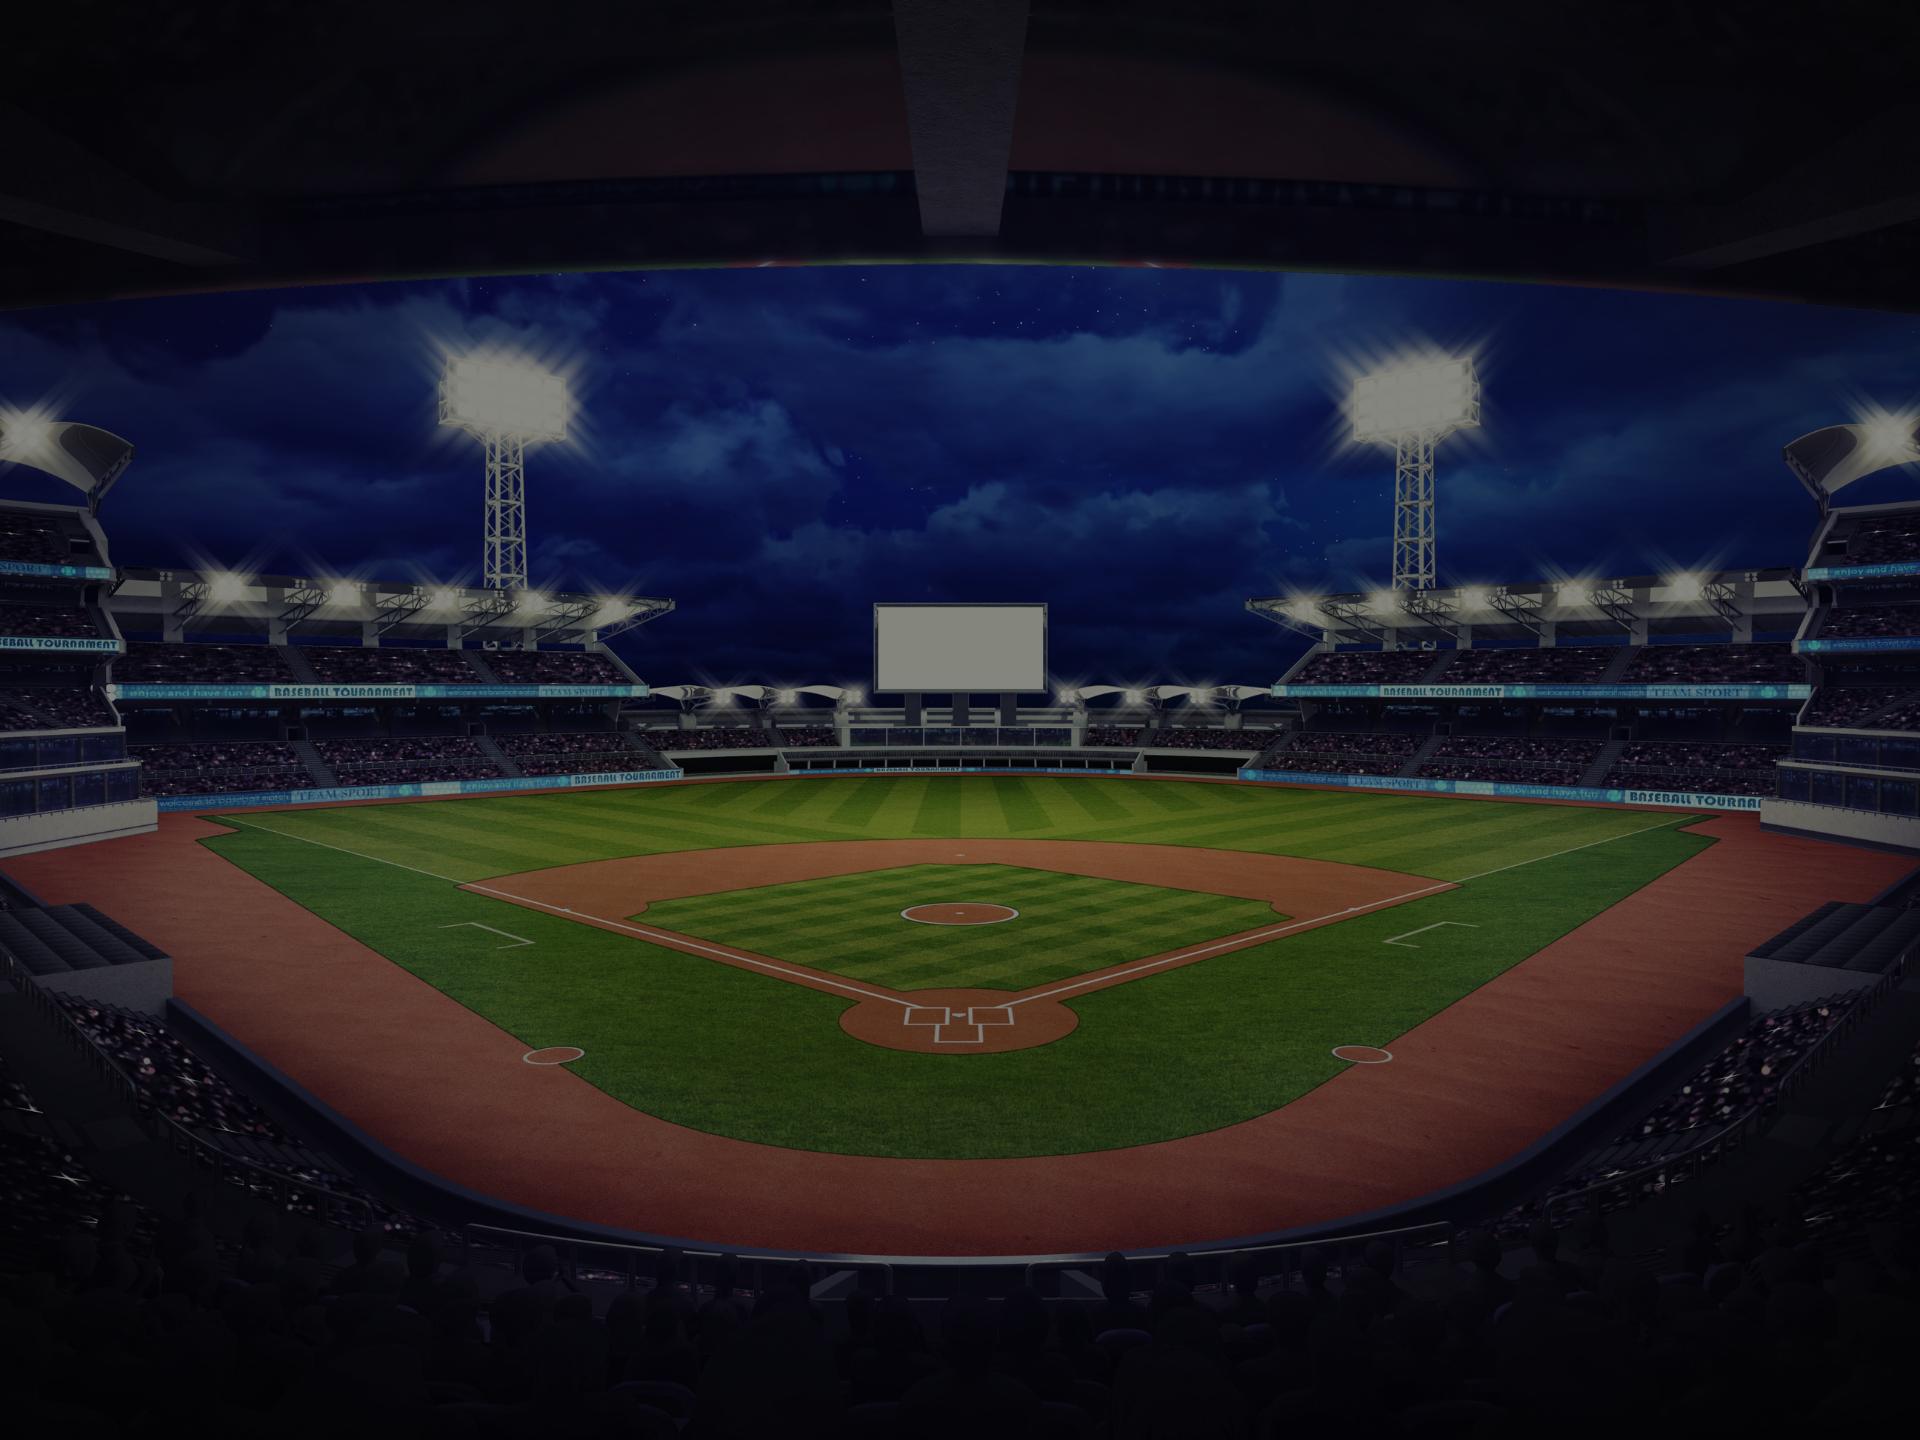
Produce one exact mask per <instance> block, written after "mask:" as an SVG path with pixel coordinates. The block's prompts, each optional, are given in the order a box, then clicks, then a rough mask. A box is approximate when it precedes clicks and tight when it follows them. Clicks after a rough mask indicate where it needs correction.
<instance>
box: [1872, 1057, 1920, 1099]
mask: <svg viewBox="0 0 1920 1440" xmlns="http://www.w3.org/2000/svg"><path fill="white" fill-rule="evenodd" d="M1916 1101H1920V1045H1916V1046H1915V1047H1914V1049H1913V1053H1912V1054H1910V1055H1908V1056H1907V1063H1906V1064H1904V1065H1902V1066H1901V1067H1900V1070H1899V1073H1898V1074H1896V1075H1895V1076H1894V1077H1893V1078H1892V1079H1890V1080H1889V1081H1887V1088H1886V1089H1884V1090H1882V1091H1881V1092H1880V1099H1879V1101H1878V1102H1877V1103H1876V1104H1875V1105H1874V1107H1873V1108H1874V1109H1876V1110H1897V1109H1899V1108H1900V1107H1901V1106H1903V1105H1912V1104H1914V1103H1915V1102H1916Z"/></svg>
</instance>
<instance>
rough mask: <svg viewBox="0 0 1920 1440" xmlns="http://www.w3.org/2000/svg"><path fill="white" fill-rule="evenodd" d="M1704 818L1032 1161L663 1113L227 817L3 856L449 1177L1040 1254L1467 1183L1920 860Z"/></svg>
mask: <svg viewBox="0 0 1920 1440" xmlns="http://www.w3.org/2000/svg"><path fill="white" fill-rule="evenodd" d="M1692 829H1693V830H1694V832H1695V833H1698V834H1704V835H1710V836H1713V837H1715V838H1716V839H1718V840H1719V841H1720V843H1719V844H1717V845H1714V846H1712V847H1711V848H1709V849H1707V850H1706V851H1704V852H1702V853H1701V854H1699V855H1697V856H1695V857H1694V858H1692V859H1690V860H1688V861H1687V862H1686V863H1684V864H1682V865H1680V866H1679V867H1677V868H1676V869H1674V870H1672V871H1669V872H1668V873H1667V874H1665V875H1663V876H1661V877H1660V878H1659V879H1657V880H1655V881H1654V882H1653V883H1652V884H1650V885H1648V886H1646V887H1645V888H1643V889H1642V890H1640V891H1638V892H1637V893H1635V894H1634V895H1632V896H1631V897H1629V898H1628V899H1626V900H1623V901H1621V902H1620V903H1619V904H1617V905H1615V906H1613V907H1612V908H1611V909H1609V910H1608V911H1606V912H1605V913H1604V914H1602V915H1599V916H1597V917H1596V918H1595V919H1593V920H1591V921H1589V922H1588V923H1587V924H1585V925H1583V926H1581V927H1580V928H1579V929H1577V930H1575V931H1573V932H1572V933H1571V934H1569V935H1566V936H1564V937H1563V938H1561V939H1560V940H1558V941H1556V942H1555V943H1554V944H1552V945H1550V946H1548V947H1547V948H1546V949H1544V950H1542V951H1541V952H1540V953H1539V954H1537V955H1535V956H1533V957H1532V958H1531V959H1528V960H1526V961H1523V962H1522V963H1521V964H1519V965H1517V966H1515V967H1514V968H1513V969H1511V970H1509V971H1508V972H1507V973H1506V974H1504V975H1503V976H1501V977H1500V978H1499V979H1497V980H1494V981H1493V982H1491V983H1490V984H1487V985H1484V986H1482V987H1481V988H1480V989H1478V990H1476V991H1474V992H1473V993H1472V994H1470V995H1468V996H1466V997H1465V998H1464V999H1462V1000H1460V1001H1458V1002H1457V1003H1455V1004H1453V1005H1451V1006H1449V1007H1448V1008H1447V1009H1445V1010H1443V1011H1441V1012H1440V1013H1439V1014H1438V1015H1435V1016H1434V1017H1432V1018H1431V1019H1429V1020H1427V1021H1426V1022H1425V1023H1423V1024H1421V1025H1418V1026H1416V1027H1415V1028H1414V1029H1412V1030H1410V1031H1408V1032H1407V1033H1406V1034H1404V1035H1401V1036H1398V1037H1389V1036H1384V1035H1382V1036H1364V1037H1363V1036H1355V1037H1353V1039H1354V1040H1355V1041H1356V1042H1359V1041H1362V1040H1364V1041H1366V1042H1368V1043H1378V1044H1384V1045H1386V1046H1387V1048H1388V1049H1389V1050H1391V1051H1392V1053H1393V1061H1392V1063H1391V1064H1379V1065H1355V1066H1353V1067H1352V1068H1351V1069H1349V1070H1347V1071H1345V1072H1343V1073H1342V1074H1340V1075H1339V1076H1337V1077H1336V1078H1335V1079H1333V1080H1331V1081H1329V1082H1328V1083H1327V1084H1325V1085H1322V1086H1321V1087H1320V1088H1319V1089H1317V1090H1315V1091H1313V1092H1312V1093H1310V1094H1308V1095H1306V1096H1303V1097H1302V1098H1301V1099H1299V1100H1297V1101H1295V1102H1294V1103H1293V1104H1291V1105H1288V1106H1287V1107H1286V1108H1284V1109H1282V1110H1277V1111H1275V1112H1273V1113H1272V1114H1269V1115H1263V1116H1261V1117H1259V1118H1258V1119H1254V1120H1249V1121H1246V1122H1244V1123H1242V1124H1239V1125H1232V1126H1228V1127H1226V1128H1224V1129H1221V1130H1215V1131H1212V1132H1209V1133H1207V1134H1204V1135H1194V1136H1190V1137H1188V1138H1186V1139H1183V1140H1170V1141H1165V1142H1163V1143H1160V1144H1155V1145H1144V1146H1139V1147H1136V1148H1133V1149H1128V1150H1109V1151H1102V1152H1098V1153H1093V1154H1085V1155H1067V1156H1057V1157H1045V1158H1036V1159H1024V1160H971V1161H941V1160H886V1159H873V1158H863V1157H858V1156H845V1155H820V1154H811V1153H807V1152H803V1151H796V1150H782V1149H777V1148H774V1147H771V1146H764V1145H753V1144H748V1143H746V1142H743V1141H738V1140H728V1139H723V1138H721V1137H719V1136H714V1135H707V1134H702V1133H700V1132H698V1131H694V1130H688V1129H685V1128H682V1127H680V1126H677V1125H671V1124H668V1123H666V1122H664V1121H661V1120H657V1119H654V1118H653V1117H651V1116H648V1115H644V1114H641V1113H640V1112H638V1111H635V1110H633V1109H631V1108H629V1107H628V1106H626V1105H623V1104H621V1103H620V1102H619V1101H617V1100H614V1099H613V1098H612V1097H611V1096H608V1095H606V1094H604V1093H602V1092H601V1091H599V1090H596V1089H595V1088H594V1087H593V1086H591V1085H589V1084H588V1083H587V1082H586V1081H584V1080H582V1079H581V1078H580V1077H579V1076H577V1075H574V1074H573V1073H572V1072H571V1069H570V1067H569V1066H567V1065H564V1064H559V1065H531V1064H526V1063H523V1061H522V1057H523V1056H524V1055H525V1054H526V1053H527V1046H526V1045H525V1044H524V1043H523V1042H521V1041H519V1040H517V1039H515V1038H514V1037H513V1036H512V1035H509V1034H507V1033H506V1032H505V1031H503V1030H501V1029H499V1028H498V1027H496V1026H494V1025H492V1024H491V1023H489V1022H488V1021H486V1020H484V1019H482V1018H481V1017H480V1016H478V1015H476V1014H474V1013H473V1012H472V1011H470V1010H467V1009H465V1008H464V1007H463V1006H460V1005H458V1004H456V1003H455V1002H453V1001H452V1000H450V999H448V998H447V997H446V996H444V995H442V994H441V993H440V992H439V991H437V990H434V989H433V988H432V987H430V986H428V985H426V984H425V983H423V982H422V981H419V980H416V979H414V977H413V976H411V975H409V974H408V973H407V972H406V971H405V970H402V969H401V968H400V967H399V966H397V965H394V964H392V963H391V962H389V961H387V960H386V959H384V958H383V957H381V956H380V955H378V954H375V953H374V952H373V951H371V950H369V949H367V948H366V947H365V946H362V945H360V944H358V943H357V942H356V941H354V940H353V939H351V938H350V937H348V936H347V935H345V934H343V933H342V932H340V931H338V930H335V929H334V928H333V927H332V926H330V925H328V924H326V923H325V922H324V921H322V920H320V919H319V918H317V917H316V916H314V915H312V914H310V913H308V912H307V911H305V910H302V909H301V908H300V907H299V906H297V905H294V904H293V903H292V902H290V901H288V900H286V899H284V898H283V897H282V896H280V895H279V894H278V893H277V892H275V891H274V890H272V889H271V888H269V887H268V886H267V885H265V884H263V883H261V882H260V881H258V880H255V879H253V878H252V877H251V876H249V875H247V874H246V873H245V872H243V871H241V870H239V869H238V868H237V867H235V866H232V865H230V864H228V863H227V862H226V861H224V860H222V859H221V858H220V857H219V856H218V855H216V854H214V853H213V852H212V851H210V850H208V849H207V848H206V847H204V846H202V845H199V844H197V843H195V842H196V841H197V840H198V839H199V838H201V837H203V836H208V835H216V834H221V833H224V828H223V827H221V826H218V825H216V824H212V823H209V822H208V821H205V820H201V819H199V818H197V817H191V816H172V815H169V816H163V817H162V818H161V821H160V828H159V830H158V831H157V832H156V833H154V834H152V835H142V836H135V837H131V838H128V839H124V840H108V841H103V842H101V843H98V844H94V845H86V846H78V847H75V848H72V849H67V850H53V851H48V852H45V853H43V854H39V855H30V856H25V857H21V858H19V859H15V860H10V861H8V862H7V864H6V868H7V870H8V872H9V873H11V874H13V875H14V876H16V877H17V878H18V879H19V880H20V882H21V883H22V884H24V885H26V886H27V887H28V888H29V889H30V890H32V891H34V892H35V893H36V894H38V895H39V896H40V897H41V898H42V899H44V900H46V901H48V902H49V903H66V902H72V901H80V900H86V901H91V902H93V903H95V904H97V905H99V906H100V907H101V908H102V909H104V910H105V911H106V912H107V913H108V914H109V915H111V916H113V917H114V918H115V919H117V920H119V921H121V922H123V923H125V924H127V925H130V926H131V927H133V928H134V929H135V930H136V931H139V932H140V933H141V934H143V935H145V936H146V937H147V938H148V939H150V940H152V941H153V942H154V943H155V944H158V945H160V946H162V947H163V948H164V949H166V950H167V951H169V952H170V953H171V954H172V955H173V956H174V957H175V981H176V985H177V987H178V990H179V993H180V996H181V998H182V999H183V1000H186V1001H187V1002H189V1003H190V1004H192V1005H194V1006H195V1007H196V1008H198V1009H199V1010H201V1011H202V1012H203V1013H204V1014H206V1015H207V1017H208V1018H209V1019H210V1020H212V1021H213V1022H214V1023H215V1024H217V1025H219V1026H221V1027H222V1028H224V1029H225V1030H227V1031H228V1032H229V1033H230V1034H232V1035H234V1036H235V1037H236V1038H237V1039H239V1040H240V1041H241V1042H242V1043H244V1044H246V1045H247V1046H249V1047H250V1048H251V1049H253V1050H254V1051H255V1052H256V1053H257V1054H259V1055H260V1056H261V1057H262V1058H263V1059H265V1060H266V1061H267V1062H268V1063H270V1064H272V1065H274V1066H276V1067H278V1068H279V1069H280V1070H281V1071H283V1072H284V1073H286V1074H287V1075H288V1076H290V1077H291V1078H292V1079H293V1080H294V1081H296V1082H297V1083H299V1084H301V1085H303V1086H305V1087H306V1088H307V1089H309V1090H311V1091H312V1092H314V1093H315V1094H317V1095H319V1096H321V1097H323V1098H324V1099H325V1100H326V1101H327V1103H328V1104H330V1105H331V1106H333V1107H334V1109H336V1110H337V1111H339V1112H340V1113H341V1114H343V1115H344V1116H346V1117H347V1118H348V1119H349V1120H351V1121H352V1122H353V1123H355V1124H357V1125H359V1126H360V1127H361V1128H362V1129H363V1130H365V1131H366V1132H367V1133H368V1134H369V1135H371V1136H372V1137H373V1138H374V1139H376V1140H378V1141H379V1142H380V1143H382V1144H384V1145H387V1146H390V1147H392V1148H393V1149H394V1150H396V1151H398V1152H400V1153H401V1154H403V1155H405V1156H407V1157H408V1158H409V1159H411V1160H412V1161H413V1162H414V1163H415V1164H417V1165H419V1166H421V1167H422V1168H424V1169H426V1170H429V1171H431V1172H433V1173H435V1174H437V1175H440V1176H443V1177H445V1178H446V1179H448V1180H452V1181H456V1182H458V1183H460V1184H462V1185H467V1186H470V1187H472V1188H474V1189H476V1190H479V1191H481V1192H483V1193H486V1194H490V1195H494V1196H497V1197H499V1198H500V1199H503V1200H507V1201H511V1202H513V1203H516V1204H519V1205H524V1206H529V1207H533V1208H536V1209H539V1210H544V1211H548V1212H552V1213H560V1214H565V1215H570V1216H573V1217H576V1218H578V1219H581V1220H587V1221H592V1222H596V1223H599V1224H603V1225H612V1226H618V1227H621V1228H624V1229H630V1230H638V1231H645V1232H649V1233H652V1234H655V1235H664V1236H674V1237H681V1238H688V1239H697V1240H700V1241H702V1242H705V1243H708V1244H714V1245H719V1246H724V1247H726V1248H730V1249H749V1248H752V1247H756V1246H765V1247H772V1248H781V1249H792V1250H808V1251H819V1252H828V1253H854V1254H869V1255H1034V1254H1056V1253H1063V1252H1072V1253H1078V1252H1083V1251H1093V1252H1101V1251H1105V1250H1107V1249H1109V1248H1117V1249H1136V1248H1150V1247H1156V1246H1176V1247H1177V1246H1185V1245H1194V1244H1199V1243H1202V1242H1205V1241H1207V1240H1214V1239H1229V1238H1236V1237H1242V1236H1248V1235H1256V1234H1260V1233H1263V1232H1267V1231H1272V1230H1279V1229H1285V1228H1289V1227H1292V1226H1299V1225H1307V1224H1312V1223H1315V1222H1319V1221H1325V1220H1330V1219H1333V1218H1336V1217H1341V1216H1347V1215H1354V1214H1359V1213H1363V1212H1366V1211H1371V1210H1375V1209H1378V1208H1381V1207H1384V1206H1389V1205H1394V1204H1397V1203H1400V1202H1403V1201H1407V1200H1411V1199H1415V1198H1417V1197H1419V1196H1422V1195H1425V1194H1428V1193H1430V1192H1432V1191H1434V1190H1437V1189H1440V1188H1442V1187H1445V1186H1450V1185H1455V1184H1458V1183H1460V1182H1462V1181H1465V1180H1469V1179H1471V1178H1473V1177H1474V1176H1476V1175H1479V1174H1481V1173H1482V1172H1484V1171H1485V1170H1487V1169H1489V1168H1490V1167H1492V1166H1494V1165H1497V1164H1499V1163H1500V1162H1502V1161H1504V1160H1506V1159H1508V1158H1510V1157H1511V1156H1512V1155H1514V1154H1516V1153H1517V1152H1518V1151H1520V1150H1522V1149H1524V1148H1525V1147H1526V1146H1527V1145H1529V1144H1531V1143H1532V1142H1533V1141H1534V1140H1536V1139H1538V1138H1539V1136H1540V1135H1541V1134H1543V1133H1544V1132H1546V1131H1547V1130H1549V1129H1551V1128H1552V1127H1553V1126H1555V1125H1557V1124H1559V1123H1560V1122H1561V1121H1563V1120H1565V1119H1567V1118H1568V1117H1569V1116H1571V1115H1572V1114H1574V1113H1575V1112H1576V1111H1578V1110H1579V1109H1580V1108H1581V1107H1583V1106H1584V1105H1586V1104H1587V1103H1588V1102H1589V1101H1590V1100H1592V1099H1593V1097H1594V1096H1596V1095H1598V1094H1600V1093H1601V1092H1602V1091H1604V1090H1605V1089H1606V1088H1607V1087H1608V1086H1610V1085H1613V1084H1615V1083H1616V1082H1618V1081H1619V1080H1621V1079H1623V1078H1624V1077H1626V1076H1627V1075H1628V1074H1630V1073H1631V1072H1632V1071H1633V1070H1634V1069H1635V1068H1636V1067H1638V1066H1639V1065H1641V1064H1642V1063H1644V1062H1645V1061H1647V1060H1649V1059H1651V1058H1652V1057H1653V1056H1655V1055H1657V1054H1658V1053H1660V1051H1662V1050H1664V1049H1665V1048H1667V1047H1668V1046H1669V1045H1671V1044H1673V1043H1674V1042H1675V1041H1676V1040H1678V1039H1680V1038H1681V1037H1682V1036H1684V1035H1685V1034H1686V1033H1687V1032H1688V1031H1689V1030H1690V1029H1692V1027H1693V1026H1694V1025H1696V1024H1697V1023H1698V1022H1699V1021H1700V1020H1701V1019H1702V1018H1704V1017H1705V1016H1707V1015H1708V1014H1710V1013H1712V1012H1713V1011H1714V1010H1715V1009H1716V1008H1718V1007H1719V1006H1721V1005H1723V1004H1725V1003H1726V1002H1728V1001H1729V1000H1733V999H1735V998H1737V997H1738V996H1739V995H1740V993H1741V974H1742V964H1741V962H1742V957H1743V956H1745V954H1746V953H1747V952H1748V951H1749V950H1750V949H1751V948H1753V946H1755V945H1756V944H1758V943H1759V942H1760V941H1762V940H1765V939H1766V938H1768V937H1769V936H1771V935H1773V934H1774V933H1775V932H1777V931H1779V930H1780V929H1782V928H1784V927H1785V926H1786V925H1787V924H1788V923H1790V922H1791V921H1793V920H1795V919H1797V918H1798V917H1799V916H1801V915H1803V914H1805V913H1806V911H1807V910H1809V909H1811V908H1812V907H1813V906H1814V905H1815V904H1816V903H1818V902H1820V901H1824V900H1852V901H1859V900H1867V899H1870V898H1872V896H1873V895H1875V894H1876V893H1878V892H1879V891H1880V890H1882V889H1884V888H1886V887H1887V886H1888V885H1891V884H1892V883H1893V882H1894V881H1896V880H1898V879H1900V878H1901V877H1903V876H1904V875H1906V874H1907V873H1908V872H1909V871H1910V870H1911V869H1912V865H1913V862H1912V860H1911V859H1910V858H1907V857H1901V856H1894V855H1883V854H1879V853H1876V852H1872V851H1865V850H1859V849H1852V848H1848V847H1845V846H1841V845H1834V844H1829V843H1826V842H1823V841H1818V840H1807V839H1801V838H1798V837H1793V836H1784V835H1772V834H1767V833H1765V832H1763V831H1762V830H1761V829H1760V826H1759V821H1758V819H1757V817H1754V816H1750V815H1738V816H1726V817H1720V818H1715V819H1711V820H1706V821H1702V822H1699V823H1697V824H1695V825H1694V826H1693V827H1692ZM778 848H779V849H789V848H799V847H785V846H782V847H778ZM946 848H947V849H948V850H949V851H951V850H952V849H954V848H956V847H955V846H954V844H953V842H948V844H947V847H946ZM959 848H964V849H966V850H967V851H968V853H969V858H972V856H973V851H974V843H973V842H963V843H962V846H961V847H959ZM762 853H765V852H762ZM663 858H664V857H663ZM1009 863H1019V862H1017V861H1010V862H1009ZM769 878H770V877H769ZM1141 878H1144V879H1148V880H1150V881H1153V882H1154V883H1167V878H1168V877H1166V876H1162V875H1146V876H1143V877H1141ZM1176 883H1177V882H1176ZM722 888H726V887H722ZM628 913H631V912H630V911H629V912H628ZM1293 913H1299V914H1307V913H1312V912H1310V911H1306V910H1304V909H1302V910H1296V911H1295V912H1293ZM1495 1039H1497V1041H1498V1043H1497V1044H1496V1043H1490V1042H1491V1041H1492V1040H1495ZM956 1063H959V1062H956Z"/></svg>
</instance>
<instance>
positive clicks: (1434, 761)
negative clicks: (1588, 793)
mask: <svg viewBox="0 0 1920 1440" xmlns="http://www.w3.org/2000/svg"><path fill="white" fill-rule="evenodd" d="M1600 748H1601V742H1600V741H1598V740H1559V739H1539V738H1531V737H1528V736H1524V735H1450V736H1447V737H1446V738H1445V739H1443V740H1441V741H1440V743H1439V744H1438V745H1437V746H1436V747H1435V748H1434V751H1433V754H1432V755H1431V756H1429V757H1428V758H1427V759H1426V760H1424V761H1422V762H1421V765H1420V770H1419V773H1420V774H1421V775H1423V776H1427V777H1429V778H1434V779H1445V780H1487V781H1496V782H1502V783H1509V784H1512V783H1517V784H1523V785H1577V784H1579V783H1580V778H1581V776H1582V775H1583V774H1584V773H1585V772H1586V769H1587V767H1588V766H1589V765H1591V764H1592V763H1593V762H1594V761H1595V760H1596V759H1598V758H1599V756H1600Z"/></svg>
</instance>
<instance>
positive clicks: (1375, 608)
mask: <svg viewBox="0 0 1920 1440" xmlns="http://www.w3.org/2000/svg"><path fill="white" fill-rule="evenodd" d="M1396 608H1398V607H1397V606H1396V605H1395V604H1394V596H1393V591H1391V590H1376V591H1374V592H1373V594H1372V596H1370V597H1369V598H1368V600H1367V609H1369V610H1371V611H1372V612H1373V613H1374V614H1375V615H1380V616H1386V615H1391V614H1393V612H1394V610H1395V609H1396Z"/></svg>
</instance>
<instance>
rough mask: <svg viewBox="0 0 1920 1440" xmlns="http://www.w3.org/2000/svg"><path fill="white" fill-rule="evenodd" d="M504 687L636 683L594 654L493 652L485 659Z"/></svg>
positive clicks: (582, 652)
mask: <svg viewBox="0 0 1920 1440" xmlns="http://www.w3.org/2000/svg"><path fill="white" fill-rule="evenodd" d="M482 659H483V661H484V663H485V664H486V667H487V668H488V669H489V670H491V671H492V672H493V673H494V674H495V675H496V676H498V677H499V680H500V683H501V684H503V685H631V684H632V683H633V679H632V677H631V676H629V675H626V674H624V673H623V672H622V671H621V669H620V667H619V666H617V665H615V664H614V663H613V661H611V660H609V659H608V658H607V657H606V656H604V655H602V654H600V653H599V652H598V651H593V650H489V651H487V652H486V654H485V655H484V656H483V657H482Z"/></svg>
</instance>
